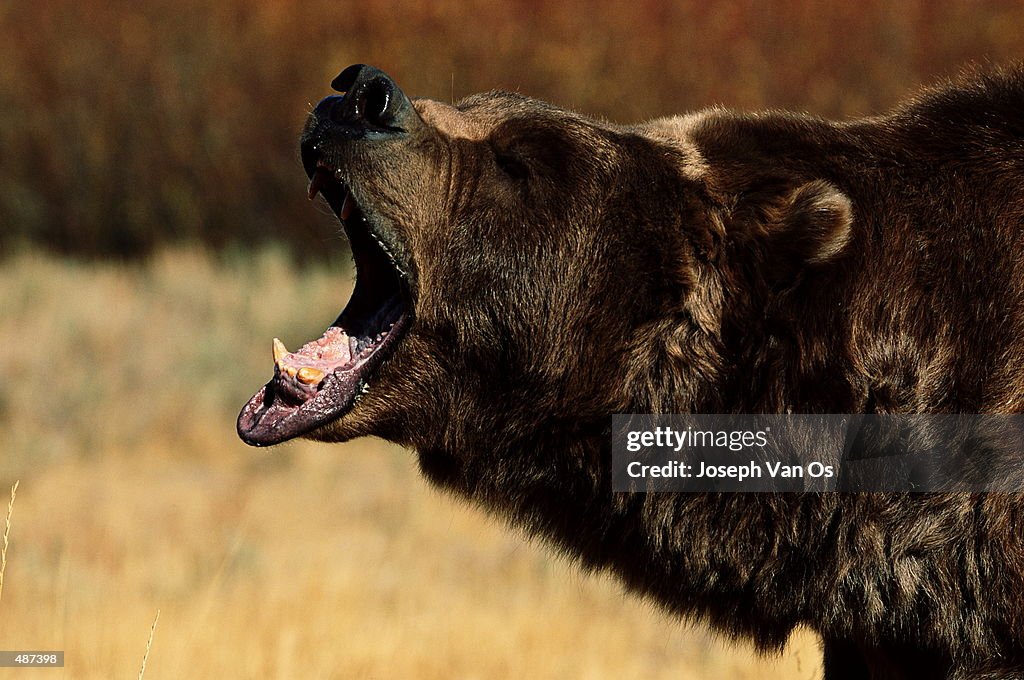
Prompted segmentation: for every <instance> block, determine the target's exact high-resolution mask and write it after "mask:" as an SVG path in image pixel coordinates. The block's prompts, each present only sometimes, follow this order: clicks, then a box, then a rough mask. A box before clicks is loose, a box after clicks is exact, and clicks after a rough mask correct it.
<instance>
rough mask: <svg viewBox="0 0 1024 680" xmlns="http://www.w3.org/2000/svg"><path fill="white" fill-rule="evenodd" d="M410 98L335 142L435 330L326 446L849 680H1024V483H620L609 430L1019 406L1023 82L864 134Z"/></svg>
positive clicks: (933, 95)
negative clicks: (815, 651) (380, 125)
mask: <svg viewBox="0 0 1024 680" xmlns="http://www.w3.org/2000/svg"><path fill="white" fill-rule="evenodd" d="M412 107H413V109H414V114H410V117H409V118H408V120H406V122H405V123H403V125H402V126H401V130H402V134H401V135H397V136H395V137H394V138H389V139H388V140H386V141H380V140H377V139H375V138H374V139H371V138H369V137H366V138H355V137H351V136H349V137H344V138H342V137H336V138H333V139H334V141H333V142H332V143H333V146H331V147H330V148H329V150H328V151H327V152H325V153H328V154H329V157H330V158H331V161H332V163H334V164H335V165H336V166H337V167H338V168H339V169H340V170H339V176H342V175H343V176H344V182H345V184H346V186H347V187H348V188H349V190H350V191H351V192H352V196H353V197H354V199H355V200H356V202H357V203H358V204H359V206H360V208H361V209H362V211H363V212H364V213H365V214H367V215H372V216H373V222H374V223H375V224H377V225H378V227H377V228H378V229H379V231H380V233H381V234H382V239H383V240H384V242H386V243H387V244H388V246H389V248H390V249H391V250H392V251H394V254H395V257H396V260H397V261H399V262H401V263H404V266H405V267H406V268H407V272H408V275H409V280H410V289H411V291H412V293H411V296H412V298H411V299H412V305H413V310H414V320H413V322H412V323H411V325H410V327H409V330H408V332H407V333H406V334H405V337H404V338H403V339H402V340H401V342H400V343H399V344H398V345H397V348H396V349H395V350H394V352H393V354H392V355H391V356H389V357H388V358H387V359H386V360H385V361H384V362H383V363H382V364H381V366H380V367H379V369H377V370H376V372H375V373H374V375H373V376H372V377H371V378H370V379H369V381H368V383H367V390H366V392H365V394H362V395H360V397H359V398H358V400H357V401H356V402H355V403H354V404H353V405H352V407H351V408H350V410H348V411H347V412H345V413H344V414H343V415H341V416H340V417H338V418H337V419H335V420H333V421H331V422H329V423H327V424H326V425H323V426H321V427H319V428H318V429H316V430H315V431H313V432H312V433H310V434H309V435H308V436H311V437H313V438H316V439H320V440H324V441H344V440H348V439H352V438H354V437H358V436H365V435H374V436H379V437H383V438H385V439H388V440H390V441H393V442H397V443H399V444H402V445H404V446H407V447H409V448H411V449H413V450H415V451H416V454H417V456H418V459H419V462H420V465H421V468H422V471H423V473H424V474H425V476H426V477H427V479H429V480H430V481H431V482H432V483H433V484H436V485H437V486H438V487H441V488H443V489H445V490H448V491H451V492H454V493H456V494H457V495H459V496H461V497H463V498H465V499H469V500H470V501H472V502H473V503H475V504H478V505H479V506H481V507H483V508H485V509H486V510H488V511H489V512H492V513H496V514H497V515H500V516H501V517H503V518H505V519H506V520H508V521H509V522H510V523H511V524H512V525H514V526H516V527H519V528H521V529H523V530H524V531H525V532H526V533H527V534H529V535H531V536H536V537H539V538H541V539H543V540H544V541H546V542H548V543H549V544H551V545H552V546H554V547H555V548H556V549H557V550H559V551H561V552H562V553H565V554H567V555H569V556H571V557H572V558H574V560H575V561H576V562H577V563H578V564H580V565H582V566H583V567H584V568H586V569H588V570H593V571H607V572H611V573H613V574H614V575H616V576H617V577H618V578H619V579H621V581H622V582H623V583H624V584H625V585H626V587H627V588H628V589H629V590H630V591H632V592H634V593H636V594H637V595H639V596H641V597H644V598H648V599H649V600H651V601H653V602H656V603H658V604H659V605H661V606H662V607H664V608H666V609H667V610H669V611H671V612H674V613H677V614H679V615H681V616H685V617H690V618H695V619H697V620H700V621H704V622H706V623H707V624H709V625H711V626H713V627H714V628H715V629H717V630H719V631H722V632H724V633H726V634H727V635H730V636H734V637H742V638H746V639H749V640H752V641H753V642H754V643H755V644H756V645H757V646H758V647H759V648H760V649H761V650H765V651H772V650H779V649H781V648H782V647H783V646H784V645H785V643H786V641H787V639H788V637H789V636H790V633H791V632H792V631H793V630H794V628H796V627H798V626H806V627H809V628H811V629H813V630H815V631H817V632H818V633H819V634H820V635H821V638H822V640H823V648H824V664H825V675H826V678H828V679H829V680H834V679H838V678H866V677H872V678H924V677H935V678H940V677H948V678H995V677H1021V676H1022V675H1024V670H1022V669H1024V497H1022V496H1020V495H1019V494H970V493H958V494H849V493H829V494H802V493H790V494H672V493H652V494H629V493H613V492H612V490H611V436H610V430H611V415H612V414H614V413H1018V412H1020V411H1022V410H1024V189H1022V187H1024V72H1022V70H1021V69H1020V68H1018V67H1011V68H1005V69H987V70H974V71H970V72H967V73H965V74H963V75H961V76H960V77H959V78H957V79H955V80H953V81H950V82H945V83H942V84H940V85H938V86H935V87H932V88H930V89H927V90H924V91H922V92H920V93H919V94H917V95H916V96H915V97H913V98H911V99H910V100H908V101H907V102H906V103H904V104H903V105H901V106H899V107H898V108H896V109H895V110H893V111H892V112H890V113H887V114H885V115H879V116H874V117H869V118H863V119H857V120H849V121H843V122H833V121H828V120H822V119H818V118H815V117H812V116H808V115H803V114H795V113H787V112H764V113H737V112H732V111H728V110H722V109H710V110H706V111H702V112H699V113H695V114H691V115H686V116H681V117H674V118H665V119H659V120H654V121H651V122H647V123H644V124H640V125H633V126H621V125H614V124H611V123H607V122H603V121H599V120H595V119H592V118H588V117H586V116H583V115H580V114H578V113H574V112H570V111H566V110H564V109H561V108H558V107H555V106H552V105H550V104H546V103H543V102H539V101H536V100H533V99H530V98H527V97H524V96H521V95H517V94H509V93H501V92H492V93H487V94H481V95H475V96H472V97H469V98H468V99H465V100H464V101H462V102H460V103H459V104H457V105H454V106H450V105H448V104H443V103H439V102H435V101H430V100H424V99H420V100H412ZM314 118H315V114H314ZM322 124H323V121H317V120H312V121H311V122H310V125H309V127H308V128H307V137H309V135H311V134H312V131H313V130H314V129H319V128H318V127H317V126H320V127H322ZM385 236H386V238H385Z"/></svg>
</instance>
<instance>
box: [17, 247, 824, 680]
mask: <svg viewBox="0 0 1024 680" xmlns="http://www.w3.org/2000/svg"><path fill="white" fill-rule="evenodd" d="M348 281H349V273H348V272H347V271H346V270H345V268H344V267H337V268H335V269H333V270H331V269H329V268H327V267H324V266H321V267H319V268H313V269H306V270H299V269H297V268H295V267H293V266H292V265H290V264H289V262H288V260H287V259H286V258H285V257H283V256H282V255H281V254H280V253H277V252H274V251H264V252H263V253H261V254H258V255H253V256H248V257H242V256H240V255H239V256H230V255H228V256H222V257H220V258H218V259H217V260H215V259H213V258H211V257H208V256H204V255H202V254H198V253H196V252H190V251H184V250H177V251H165V252H163V253H162V254H160V255H158V256H156V257H155V258H153V259H152V260H150V261H149V262H147V263H144V264H135V265H124V264H120V265H119V264H88V265H85V264H77V263H74V262H70V261H65V260H60V259H53V258H50V257H46V256H41V255H37V254H32V253H28V254H23V255H19V256H15V257H11V258H9V259H8V260H6V261H4V262H3V263H2V264H0V309H2V310H3V314H2V315H0V347H2V348H3V351H2V352H0V375H2V376H3V379H2V380H0V442H2V444H0V446H2V455H0V502H2V503H0V504H2V505H3V509H6V505H7V492H8V489H10V486H11V484H13V482H14V481H15V480H16V479H20V480H21V486H20V488H19V490H18V496H17V502H16V503H15V506H14V509H13V514H12V518H11V532H10V548H9V552H8V563H7V570H6V575H5V579H4V586H3V597H2V600H0V649H7V650H14V649H63V650H65V652H66V666H65V668H64V669H63V671H59V670H12V669H0V678H28V677H32V678H36V677H38V678H50V677H58V676H59V677H67V678H114V677H120V678H129V677H130V678H134V677H137V675H138V672H139V666H140V664H141V662H142V657H143V653H144V652H145V649H146V641H147V638H148V636H149V629H150V625H151V623H152V621H153V617H154V615H155V613H156V610H157V609H160V611H161V615H160V620H159V625H158V626H157V629H156V631H155V635H154V639H153V646H152V650H151V652H150V655H149V659H148V664H147V667H146V672H145V678H146V680H155V679H159V678H189V677H191V678H212V677H223V678H304V679H305V678H566V677H580V678H606V677H607V678H718V677H724V678H772V677H777V678H798V679H803V678H814V677H818V676H820V670H819V668H820V655H819V653H818V651H817V647H816V642H815V640H814V639H813V637H812V636H810V635H807V634H803V635H800V636H797V637H796V638H795V639H794V641H793V643H792V644H791V646H790V648H789V650H788V651H787V654H786V655H785V656H784V657H783V658H781V659H779V660H776V661H768V662H766V661H764V660H760V659H757V658H756V657H755V656H754V655H753V654H752V652H751V650H750V649H749V648H747V647H744V646H740V645H730V644H727V643H725V642H723V641H719V640H715V639H713V638H712V637H711V636H709V635H708V634H707V633H705V632H704V631H703V630H702V629H700V628H699V627H698V628H690V627H686V626H684V625H682V624H680V623H678V622H674V621H672V620H669V619H668V618H666V617H665V616H663V615H662V614H660V613H659V612H657V611H656V610H654V609H653V608H652V607H651V606H649V605H647V604H644V603H641V602H637V601H635V600H633V599H629V598H625V597H623V596H622V593H621V591H620V588H619V587H618V586H617V585H616V584H615V582H613V581H612V580H610V579H608V578H605V577H601V576H587V575H583V574H580V573H579V572H578V571H576V570H575V569H574V568H572V566H571V565H568V564H566V563H564V562H562V561H560V560H558V559H557V558H554V557H553V556H552V555H550V554H549V553H548V552H547V550H545V549H544V548H543V546H537V545H534V544H532V543H529V542H527V541H524V540H522V539H521V537H519V536H517V535H515V534H513V533H511V532H509V531H507V530H506V529H505V528H504V527H501V526H496V525H495V524H494V523H493V522H491V521H490V520H488V519H487V518H485V517H484V516H483V515H482V514H481V513H479V512H478V511H476V510H474V509H471V508H466V507H463V506H462V505H460V504H459V503H458V502H457V501H455V500H453V499H451V498H447V497H445V496H443V495H441V494H439V493H437V492H436V491H434V490H432V489H430V488H428V487H427V485H426V484H425V483H424V482H423V480H422V479H421V478H420V477H419V476H418V474H417V472H416V470H415V462H414V459H413V457H412V456H411V455H410V454H409V453H408V452H406V451H402V450H399V449H396V448H394V447H391V446H388V445H385V444H383V443H380V442H376V441H361V442H356V443H353V444H349V445H344V446H327V445H316V444H311V443H295V444H291V445H286V446H284V447H281V448H278V449H275V450H271V451H259V450H254V449H250V448H247V447H245V446H244V445H242V444H241V443H240V442H238V441H237V439H236V437H235V434H234V417H235V413H236V412H237V409H238V407H239V406H240V405H241V403H242V402H243V401H244V399H245V398H246V397H247V396H248V394H249V393H250V392H251V390H253V389H254V388H255V387H257V386H258V385H259V384H260V382H261V380H262V379H264V378H265V377H266V376H267V375H268V372H269V369H270V366H271V361H270V339H271V338H272V337H273V336H275V335H278V336H280V337H281V338H282V339H283V340H284V341H285V342H286V343H287V344H289V346H292V345H298V344H299V343H300V342H301V341H303V340H305V339H308V338H309V337H311V336H313V335H315V334H318V333H319V332H320V331H321V330H322V327H323V326H324V325H325V324H326V323H327V322H329V321H330V319H331V314H332V312H333V311H336V309H337V308H338V307H339V306H340V305H341V304H342V303H343V301H344V298H345V297H346V296H347V293H348V290H347V288H348V285H349V284H348ZM0 521H2V519H0Z"/></svg>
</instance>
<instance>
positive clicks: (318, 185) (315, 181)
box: [307, 169, 327, 201]
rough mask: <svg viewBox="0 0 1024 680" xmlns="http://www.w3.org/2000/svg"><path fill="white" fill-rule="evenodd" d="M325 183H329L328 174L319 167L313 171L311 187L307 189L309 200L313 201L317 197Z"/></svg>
mask: <svg viewBox="0 0 1024 680" xmlns="http://www.w3.org/2000/svg"><path fill="white" fill-rule="evenodd" d="M325 184H327V175H325V174H324V173H322V172H320V170H319V169H317V171H316V172H314V173H313V177H312V178H311V179H310V180H309V189H308V190H307V194H308V196H309V200H311V201H312V200H313V199H314V198H316V195H317V194H319V193H320V189H322V188H323V186H324V185H325Z"/></svg>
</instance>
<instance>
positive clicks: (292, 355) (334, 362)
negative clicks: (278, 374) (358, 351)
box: [279, 326, 352, 373]
mask: <svg viewBox="0 0 1024 680" xmlns="http://www.w3.org/2000/svg"><path fill="white" fill-rule="evenodd" d="M351 360H352V351H351V349H349V337H348V335H347V334H346V333H345V331H343V330H341V329H340V328H338V327H337V326H332V327H330V328H328V329H327V332H326V333H324V334H323V335H322V336H321V337H319V338H317V339H316V340H311V341H310V342H307V343H306V344H305V345H303V346H302V347H301V348H300V349H299V350H297V351H295V352H289V353H288V354H286V355H284V356H283V357H281V361H280V362H279V363H280V365H281V366H282V367H285V366H293V367H295V368H296V369H298V368H302V367H304V366H309V367H312V368H316V369H319V370H321V371H323V372H324V373H330V372H331V371H333V370H334V369H335V368H337V367H338V366H344V365H345V364H347V363H348V362H349V361H351Z"/></svg>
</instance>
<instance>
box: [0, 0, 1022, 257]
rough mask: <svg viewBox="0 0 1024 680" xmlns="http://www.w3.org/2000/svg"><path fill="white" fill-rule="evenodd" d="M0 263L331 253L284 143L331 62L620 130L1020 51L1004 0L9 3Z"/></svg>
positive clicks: (811, 106) (874, 93)
mask: <svg viewBox="0 0 1024 680" xmlns="http://www.w3.org/2000/svg"><path fill="white" fill-rule="evenodd" d="M0 36H2V37H3V39H2V40H0V248H2V249H4V250H5V251H10V250H11V249H12V248H17V247H20V246H23V245H24V244H26V243H34V244H40V245H42V246H44V247H46V248H48V249H51V250H54V251H58V252H62V253H72V254H75V255H82V256H109V255H113V256H118V257H134V256H138V255H143V254H146V253H150V252H152V251H153V249H154V248H156V247H157V246H159V245H161V244H165V243H169V242H173V243H183V242H184V243H194V242H202V243H205V244H209V245H211V246H214V247H217V248H221V247H224V246H232V245H235V244H243V245H252V244H254V243H262V242H267V241H282V242H285V243H287V244H288V245H289V247H290V248H291V249H292V252H293V253H297V254H300V255H301V256H303V257H305V258H309V257H314V258H322V257H327V256H328V255H327V253H329V252H330V251H337V250H341V251H343V250H344V246H342V247H341V248H338V247H337V242H336V241H335V240H334V237H333V234H334V231H335V228H334V226H333V223H332V222H331V221H330V220H326V219H317V218H315V217H314V214H313V211H311V210H310V209H309V208H308V207H307V206H305V205H304V184H305V182H304V177H303V173H302V171H301V168H300V166H299V164H298V162H297V152H296V139H297V136H298V132H299V129H300V127H301V124H302V122H303V119H304V117H305V114H306V112H307V110H308V108H309V106H310V105H311V104H312V103H315V102H316V101H317V100H318V99H319V98H320V97H322V96H323V95H325V94H327V93H328V83H329V82H330V80H331V78H332V77H333V76H334V75H336V74H337V72H338V71H340V70H341V69H342V68H343V67H344V66H346V65H348V64H350V63H354V62H366V63H372V64H374V65H376V66H379V67H381V68H382V69H384V70H385V71H386V72H388V73H389V74H391V75H392V76H394V77H395V78H396V79H397V81H398V82H399V84H400V85H401V86H402V87H403V89H405V90H406V92H407V93H409V94H410V95H414V96H428V97H432V98H435V99H445V100H451V99H454V100H457V99H459V98H460V97H462V96H464V95H467V94H470V93H473V92H477V91H482V90H488V89H498V88H500V89H508V90H516V91H521V92H523V93H528V94H531V95H534V96H537V97H541V98H544V99H548V100H550V101H553V102H555V103H558V104H561V105H564V106H567V107H571V108H574V109H578V110H582V111H585V112H589V113H593V114H597V115H601V116H606V117H608V118H610V119H613V120H616V121H619V122H632V121H637V120H640V119H643V118H648V117H654V116H658V115H663V114H669V113H677V112H682V111H685V110H689V109H694V108H699V107H704V106H708V105H711V104H723V105H726V106H730V107H739V108H762V107H786V108H795V109H799V110H807V111H811V112H814V113H817V114H823V115H830V116H853V115H859V114H865V113H871V112H879V111H881V110H884V109H885V108H887V107H889V106H891V105H892V104H893V103H894V102H895V101H896V100H897V99H898V98H899V97H901V96H902V95H903V94H904V93H905V92H906V90H907V89H908V88H911V87H913V86H915V85H917V84H919V83H921V82H930V81H933V80H934V79H935V78H936V77H938V76H942V75H948V74H951V73H954V72H955V71H956V70H957V69H958V68H959V67H960V66H961V65H962V64H964V63H965V62H967V61H986V60H993V61H1002V60H1005V59H1008V58H1016V57H1019V56H1021V55H1022V54H1024V3H1021V2H1019V1H1017V0H971V1H967V0H860V1H858V2H846V1H845V0H824V1H823V0H774V1H769V0H727V1H721V2H707V1H705V0H681V1H669V0H631V1H630V2H620V1H618V0H596V1H594V2H587V3H585V4H576V3H571V2H564V1H561V0H506V1H503V2H495V1H494V0H467V1H462V2H455V1H453V0H442V1H440V2H421V1H420V0H389V1H387V2H384V1H381V0H363V1H362V2H345V1H341V2H339V1H338V0H301V1H300V0H255V1H253V0H222V1H221V2H206V1H205V0H102V1H100V0H5V1H4V2H3V3H0Z"/></svg>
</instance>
